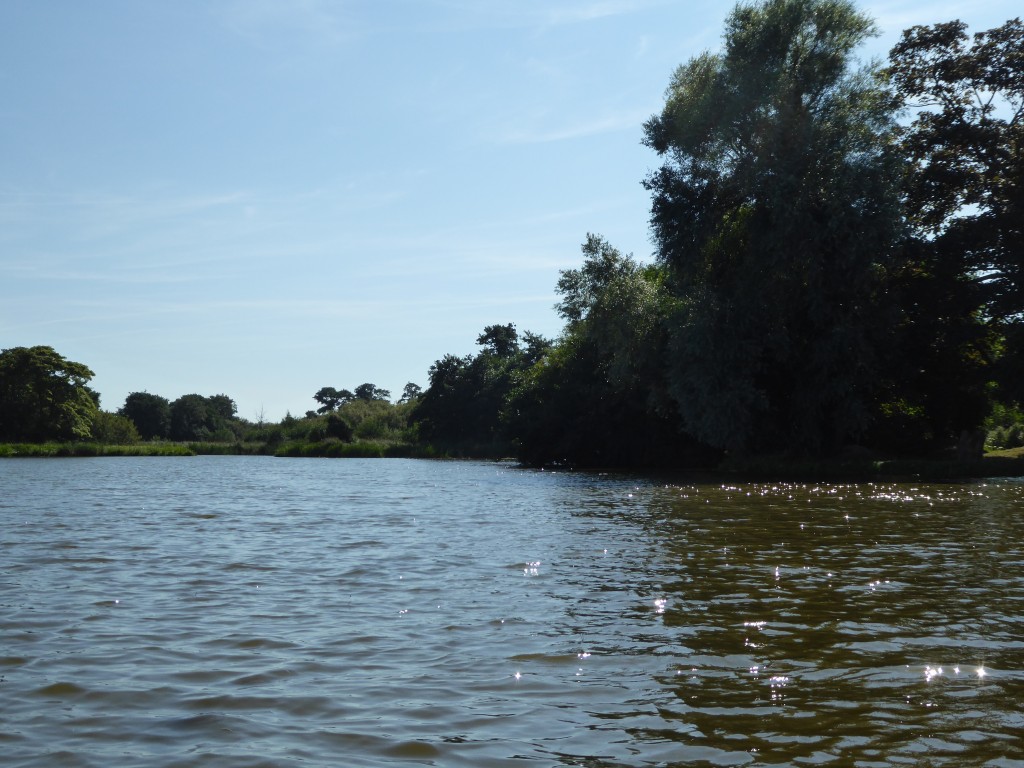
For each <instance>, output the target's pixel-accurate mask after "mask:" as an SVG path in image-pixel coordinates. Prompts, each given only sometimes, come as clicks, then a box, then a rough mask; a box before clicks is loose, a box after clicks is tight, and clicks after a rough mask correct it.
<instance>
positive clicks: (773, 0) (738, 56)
mask: <svg viewBox="0 0 1024 768" xmlns="http://www.w3.org/2000/svg"><path fill="white" fill-rule="evenodd" d="M872 34H874V26H873V24H872V22H871V20H870V19H869V18H868V17H866V16H865V15H863V14H861V13H859V12H858V11H857V10H856V9H855V8H854V6H853V5H852V4H851V3H849V2H845V0H768V1H767V2H765V3H763V4H758V5H739V6H737V7H736V9H735V10H734V11H733V13H732V14H731V15H730V17H729V19H728V22H727V25H726V33H725V50H724V51H723V52H722V53H720V54H712V53H705V54H703V55H701V56H699V57H697V58H695V59H693V60H691V61H690V62H689V63H687V64H685V65H683V66H682V67H680V68H679V69H678V70H677V71H676V73H675V75H674V76H673V78H672V80H671V83H670V85H669V89H668V92H667V98H666V104H665V108H664V110H663V111H662V113H661V114H660V115H657V116H655V117H653V118H651V120H649V121H648V122H647V124H646V125H645V136H646V138H645V142H646V144H647V145H648V146H650V147H651V148H653V149H654V150H655V151H656V152H657V153H658V154H659V155H660V156H661V157H662V158H663V161H664V164H663V165H662V167H661V169H660V170H658V171H657V172H655V173H653V174H652V175H651V176H650V177H649V178H648V179H647V182H646V185H647V187H648V189H649V190H650V191H651V192H652V197H653V202H652V217H651V222H652V228H653V234H654V239H655V243H656V246H657V257H658V259H659V261H660V262H661V263H662V264H664V265H665V267H666V268H667V269H668V277H669V281H670V290H671V291H672V293H673V295H674V296H675V297H676V298H677V304H676V307H675V310H674V312H673V318H672V320H671V321H670V324H669V334H670V342H669V346H670V359H671V362H670V373H669V385H670V387H671V390H672V393H673V396H674V397H675V400H676V403H677V405H678V407H679V411H680V415H681V416H682V419H683V422H684V425H685V428H686V429H687V430H688V431H689V432H691V433H692V434H693V435H694V436H696V437H698V438H699V439H701V440H704V441H706V442H708V443H710V444H712V445H717V446H720V447H722V448H728V449H731V450H734V451H735V450H738V451H746V450H761V451H764V450H778V449H787V448H792V447H794V446H799V447H800V449H801V450H812V451H813V450H819V449H826V450H827V449H830V448H834V447H836V446H837V445H841V444H843V442H844V441H846V440H848V439H850V438H852V437H855V436H857V435H859V434H861V433H863V432H864V430H865V428H866V426H867V421H868V396H869V392H870V383H871V380H872V377H873V375H874V373H875V365H874V361H873V359H872V357H873V355H872V349H873V348H874V346H875V334H876V333H877V332H878V330H879V328H880V326H884V320H885V314H886V307H885V304H884V291H883V290H882V288H883V286H882V284H881V282H880V280H881V278H882V277H884V275H885V274H886V273H887V270H888V265H889V261H890V258H891V254H892V248H893V245H894V243H895V241H896V239H897V237H898V235H899V232H900V209H899V188H898V179H899V176H898V170H899V164H898V162H897V157H896V156H895V155H894V154H893V153H892V151H891V148H892V141H891V137H892V136H893V135H894V133H895V128H896V126H895V120H894V117H895V104H894V103H893V100H892V98H891V96H890V95H889V94H888V92H887V91H886V90H885V89H883V88H882V87H880V85H879V84H878V82H877V80H876V79H874V78H873V77H872V75H871V73H870V72H869V71H865V70H862V69H860V68H858V64H857V60H856V59H855V57H854V51H855V49H856V48H857V46H858V45H860V44H861V43H862V42H863V41H864V40H865V39H866V38H867V37H868V36H869V35H872Z"/></svg>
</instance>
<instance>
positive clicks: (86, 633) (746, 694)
mask: <svg viewBox="0 0 1024 768" xmlns="http://www.w3.org/2000/svg"><path fill="white" fill-rule="evenodd" d="M1022 542H1024V484H1022V483H1020V482H1018V481H1001V482H990V483H987V484H974V485H942V486H925V485H869V484H868V485H856V486H825V485H822V486H814V485H755V484H750V485H741V486H738V487H721V486H687V485H678V484H676V485H666V484H665V483H663V482H655V481H652V480H647V479H639V478H635V477H628V476H596V475H576V474H557V473H549V472H533V471H523V470H518V469H515V468H512V467H507V466H503V465H495V464H484V463H443V462H416V461H381V460H377V461H360V460H333V461H330V460H327V461H325V460H301V459H271V458H253V457H198V458H192V459H158V458H141V459H92V460H89V459H84V460H83V459H77V460H76V459H70V460H59V459H53V460H6V461H0V765H3V766H4V767H5V768H7V767H8V766H10V767H14V766H40V767H42V766H46V767H47V768H49V767H50V766H102V767H103V768H108V767H109V766H129V767H130V766H147V767H149V766H161V767H162V766H203V768H207V767H209V768H220V767H223V766H238V767H239V768H242V767H243V766H244V767H245V768H252V767H253V766H310V767H311V766H317V767H320V766H323V767H324V768H326V767H327V766H331V767H333V766H340V765H345V766H394V765H403V764H404V765H436V766H558V765H575V766H588V767H590V768H602V767H605V766H712V765H713V766H743V765H746V766H757V765H778V764H791V765H826V764H833V765H837V766H850V765H855V766H883V765H900V764H903V765H921V766H946V765H949V766H954V765H955V766H963V765H979V766H980V765H985V766H1014V765H1016V766H1022V765H1024V543H1022Z"/></svg>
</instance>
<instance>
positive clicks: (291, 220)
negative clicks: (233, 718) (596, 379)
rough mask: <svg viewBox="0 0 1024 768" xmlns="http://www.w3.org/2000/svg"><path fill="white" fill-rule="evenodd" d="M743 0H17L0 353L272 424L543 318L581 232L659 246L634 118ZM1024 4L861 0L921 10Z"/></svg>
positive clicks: (1, 217)
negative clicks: (229, 405)
mask: <svg viewBox="0 0 1024 768" xmlns="http://www.w3.org/2000/svg"><path fill="white" fill-rule="evenodd" d="M732 5H733V4H732V3H684V2H679V1H678V0H676V1H675V2H668V1H666V0H548V1H547V2H542V1H540V0H377V1H376V2H369V0H362V1H360V2H346V0H174V2H138V0H90V2H83V0H4V2H3V3H2V4H0V95H2V98H0V146H2V147H3V150H4V155H3V162H2V163H0V348H9V347H14V346H32V345H36V344H46V345H50V346H53V347H54V348H56V349H57V351H58V352H60V353H61V354H63V355H64V356H65V357H68V358H70V359H72V360H75V361H78V362H82V363H85V364H87V365H89V366H90V367H91V368H92V369H93V370H94V371H95V373H96V377H95V378H94V380H93V386H94V388H95V389H97V390H98V391H99V392H100V393H101V395H102V405H103V407H104V408H106V409H108V410H116V409H117V408H118V407H120V406H121V405H122V404H123V402H124V398H125V396H126V395H127V394H128V393H129V392H134V391H142V390H146V391H149V392H153V393H157V394H160V395H163V396H165V397H167V398H169V399H174V398H176V397H178V396H180V395H183V394H188V393H192V392H197V393H199V394H203V395H211V394H218V393H224V394H227V395H229V396H231V397H232V398H234V400H235V401H236V402H237V404H238V410H239V415H240V416H242V417H244V418H248V419H256V418H257V417H258V416H260V415H263V416H264V417H265V418H267V419H273V420H277V419H279V418H281V417H282V416H283V415H284V414H285V412H286V411H291V412H292V413H293V414H297V415H301V414H302V413H304V412H305V411H306V410H308V409H310V408H313V407H315V405H316V403H314V401H313V400H312V394H313V393H314V392H316V391H317V390H318V389H320V388H321V387H324V386H334V387H338V388H342V387H346V388H349V389H352V388H354V387H355V386H357V385H358V384H361V383H363V382H372V383H374V384H376V385H378V386H381V387H385V388H388V389H390V390H392V394H393V396H395V397H397V396H398V395H399V394H400V393H401V390H402V387H403V386H404V385H405V383H406V382H408V381H414V382H416V383H419V384H421V385H424V386H425V385H426V383H427V370H428V368H429V367H430V365H431V363H433V361H435V360H436V359H438V358H439V357H441V356H442V355H444V354H446V353H448V352H452V353H455V354H460V355H461V354H467V353H471V352H473V351H474V350H475V349H476V347H475V343H474V342H475V339H476V337H477V335H479V333H480V332H481V330H482V329H483V327H484V326H485V325H489V324H492V323H508V322H514V323H515V324H516V326H517V327H518V328H519V329H520V330H532V331H535V332H538V333H542V334H544V335H547V336H555V335H557V334H558V332H559V330H560V328H561V323H560V321H559V319H558V317H557V315H556V314H555V312H554V310H553V309H552V306H553V304H554V303H555V301H556V296H555V294H554V291H553V288H554V285H555V282H556V280H557V278H558V271H559V270H560V269H566V268H570V267H573V266H576V265H577V264H578V263H579V258H580V257H579V245H580V243H582V242H583V240H584V238H585V236H586V234H587V232H596V233H599V234H602V235H604V236H605V237H606V238H608V240H610V241H611V242H612V244H614V245H615V246H617V247H618V248H620V249H621V250H623V251H625V252H632V253H633V254H634V255H636V256H637V257H639V258H641V259H647V258H649V256H650V253H651V250H652V247H651V244H650V240H649V233H648V228H647V218H648V204H649V199H648V196H647V194H646V192H645V191H644V190H643V188H642V187H641V185H640V182H641V180H642V179H643V178H644V177H645V175H646V174H647V173H648V171H650V170H652V169H653V168H654V167H655V166H656V158H655V156H654V155H653V153H651V152H650V151H649V150H647V149H645V148H644V147H642V146H640V139H641V135H642V131H641V125H642V123H643V121H644V120H645V119H647V118H648V117H649V116H650V115H652V114H654V113H655V112H658V111H659V110H660V107H661V103H662V99H663V95H664V90H665V87H666V86H667V84H668V81H669V77H670V76H671V74H672V72H673V70H674V69H675V68H676V67H677V66H678V65H679V64H681V63H683V62H685V61H686V60H688V59H689V58H691V57H692V56H694V55H696V54H698V53H700V52H701V51H703V50H706V49H717V48H718V47H719V44H720V41H721V33H722V27H723V21H724V19H725V17H726V15H727V14H728V12H729V10H730V9H731V8H732ZM1015 6H1016V2H1007V1H1005V0H976V1H975V2H972V3H971V4H969V5H964V4H962V3H953V2H944V0H938V1H937V2H927V3H925V2H920V1H919V0H892V1H887V2H885V1H882V0H879V1H877V2H868V3H862V4H861V8H862V9H863V10H864V11H865V12H866V13H868V14H869V15H871V16H872V17H874V18H875V19H876V22H877V23H878V25H879V27H880V28H881V30H882V32H883V34H882V36H881V37H880V38H878V39H877V40H875V41H873V42H872V44H871V45H870V46H869V47H868V48H866V49H865V51H864V54H865V56H866V57H868V56H878V57H882V56H884V54H885V52H886V51H887V50H888V48H889V47H890V46H891V45H892V43H893V42H895V40H896V39H897V37H898V35H899V32H900V31H901V30H902V29H904V28H905V27H907V26H910V25H913V24H931V23H936V22H940V21H948V20H950V19H953V18H961V19H963V20H964V21H967V22H968V23H969V24H970V26H971V29H972V30H980V29H987V28H989V27H992V26H996V25H999V24H1001V23H1002V22H1003V21H1005V20H1007V19H1008V18H1011V17H1013V16H1015V15H1018V14H1019V11H1018V10H1017V9H1016V7H1015Z"/></svg>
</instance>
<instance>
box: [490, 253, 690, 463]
mask: <svg viewBox="0 0 1024 768" xmlns="http://www.w3.org/2000/svg"><path fill="white" fill-rule="evenodd" d="M581 250H582V252H583V257H584V258H583V264H582V266H580V267H579V268H577V269H570V270H565V271H563V272H562V273H561V276H560V278H559V280H558V288H557V290H558V293H559V294H560V295H561V301H559V303H558V304H557V305H556V308H557V310H558V312H559V314H561V315H562V317H563V318H564V319H565V320H566V329H565V331H564V333H563V334H562V337H561V338H560V339H559V340H558V341H557V342H556V343H555V345H554V346H553V347H551V348H549V349H548V350H546V351H545V354H544V355H543V356H542V357H540V358H538V359H537V360H535V361H534V363H533V364H532V365H531V367H529V368H528V370H527V371H526V372H525V375H524V376H523V377H522V383H521V384H520V385H519V386H518V387H517V388H516V389H515V390H514V392H513V395H512V398H511V403H510V405H509V408H508V411H509V418H508V420H509V423H510V427H511V429H512V433H513V435H514V436H515V438H516V439H517V442H518V450H519V456H520V458H521V459H522V460H523V461H525V462H527V463H530V464H550V463H568V464H573V465H576V466H591V467H598V466H654V465H661V466H674V467H679V466H685V465H692V464H695V463H703V462H704V461H705V460H706V458H707V456H706V455H705V452H704V451H703V450H702V448H701V446H698V445H697V444H696V443H695V441H693V440H691V439H689V438H688V437H687V436H686V435H684V434H682V433H681V432H680V429H679V418H678V414H677V412H676V408H675V405H674V403H673V402H672V399H671V398H670V397H669V396H668V393H667V389H666V387H665V363H664V361H665V345H666V333H665V323H664V319H665V317H666V314H667V307H668V305H669V304H670V302H671V297H670V296H668V294H667V293H666V291H665V287H664V280H663V278H664V274H663V270H662V269H660V268H658V267H656V266H644V265H641V264H639V263H637V262H636V261H635V260H634V259H633V257H632V256H629V255H624V254H622V253H621V252H620V251H619V250H618V249H617V248H615V247H613V246H612V245H611V244H609V243H608V242H607V241H606V240H605V239H604V238H602V237H600V236H598V235H593V234H589V235H587V239H586V241H585V242H584V243H583V246H582V249H581Z"/></svg>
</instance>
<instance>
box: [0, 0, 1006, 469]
mask: <svg viewBox="0 0 1024 768" xmlns="http://www.w3.org/2000/svg"><path fill="white" fill-rule="evenodd" d="M874 33H875V27H874V24H873V22H872V21H871V19H870V18H868V17H867V16H865V15H864V14H862V13H860V12H859V11H858V10H857V8H856V7H855V6H854V5H853V4H852V3H849V2H846V1H845V0H767V1H766V2H762V3H757V4H751V5H745V4H744V5H738V6H737V7H736V8H735V9H734V10H733V12H732V14H731V15H730V16H729V18H728V20H727V23H726V29H725V35H724V44H723V47H722V50H721V51H720V52H718V53H711V52H709V53H704V54H702V55H700V56H698V57H696V58H694V59H692V60H691V61H689V62H687V63H686V64H683V65H682V66H680V67H679V68H678V69H677V70H676V72H675V73H674V74H673V76H672V78H671V80H670V83H669V88H668V90H667V93H666V101H665V105H664V108H663V110H662V111H661V113H660V114H657V115H655V116H653V117H652V118H651V119H650V120H648V121H647V123H645V124H644V127H643V128H644V143H645V144H646V145H647V146H648V147H650V148H651V149H652V150H653V151H654V152H655V153H656V154H657V156H658V157H659V158H660V161H661V166H660V168H658V169H657V170H655V171H653V172H652V173H651V174H650V175H649V176H648V177H647V178H646V179H645V180H644V181H643V184H644V186H645V187H646V189H647V190H649V192H650V194H651V199H652V206H651V218H650V225H651V233H652V240H653V242H654V245H655V260H654V262H653V263H651V264H645V263H640V262H638V261H636V260H635V259H634V258H633V257H632V256H630V255H624V254H622V253H620V252H619V251H618V250H617V249H616V248H615V247H614V246H613V245H612V244H610V243H609V242H607V241H606V240H605V239H604V238H602V237H600V236H598V235H587V238H586V241H585V242H584V244H583V248H582V250H583V261H582V264H581V265H580V266H579V267H577V268H575V269H569V270H565V271H563V272H562V273H561V275H560V277H559V279H558V283H557V290H558V293H559V296H560V301H559V302H558V304H557V310H558V312H559V314H560V315H561V317H562V318H563V319H564V321H565V327H564V330H563V331H562V333H561V334H560V336H559V337H558V338H557V339H544V338H541V337H540V336H537V335H535V334H531V333H524V334H522V335H520V334H519V333H518V332H517V330H516V328H515V326H514V325H512V324H505V325H501V324H498V325H492V326H488V327H486V328H485V329H483V333H481V334H480V336H479V338H478V342H479V345H480V347H481V349H480V351H479V352H478V353H477V354H475V355H469V356H465V357H457V356H454V355H447V356H445V357H443V358H441V359H440V360H438V361H437V362H436V363H435V364H434V365H433V366H432V367H431V368H430V371H429V382H428V386H427V387H426V389H424V390H422V391H420V389H419V387H417V386H416V385H410V386H409V387H407V388H406V392H405V393H404V394H403V397H402V398H400V400H399V401H398V402H396V403H392V402H390V393H387V392H385V391H383V390H378V389H377V388H376V387H374V386H373V385H370V384H365V385H361V387H357V388H356V389H355V390H354V391H352V392H349V391H348V390H336V389H333V388H330V387H325V388H324V389H322V390H320V391H319V392H317V393H316V394H315V396H314V399H315V400H316V402H317V403H319V408H318V409H317V410H316V411H310V412H308V413H307V414H306V416H305V417H303V418H292V417H288V418H287V419H285V420H284V421H283V422H281V423H280V424H272V425H268V424H252V423H250V422H245V421H242V420H240V419H238V418H237V416H236V414H235V408H234V403H233V402H232V401H231V400H230V398H228V397H226V396H224V395H215V396H212V397H203V396H200V395H186V396H184V397H182V398H179V399H178V400H175V401H173V402H170V401H166V400H164V399H163V398H159V397H157V396H155V395H148V394H147V393H133V394H132V395H130V396H129V398H128V401H126V403H125V405H124V407H123V408H121V409H120V410H119V411H118V412H117V413H116V414H104V413H103V412H102V411H100V410H99V409H98V405H97V402H98V398H97V397H96V396H95V393H93V392H92V391H91V390H89V389H88V387H87V382H88V381H89V378H90V376H91V372H90V371H89V370H88V369H87V368H85V366H82V365H81V364H78V363H70V362H68V361H64V360H63V358H60V356H59V355H57V354H56V353H55V352H54V351H53V350H52V349H50V348H48V347H34V348H31V349H25V348H16V349H13V350H6V351H4V352H3V353H2V355H0V440H8V441H9V440H13V439H25V440H43V439H52V438H53V437H55V436H59V437H60V438H61V439H88V438H90V437H91V438H93V439H97V440H103V439H114V438H117V437H125V439H130V438H131V436H132V435H131V433H132V431H134V432H135V433H137V436H138V438H141V439H153V438H157V439H170V440H181V439H197V438H198V437H199V436H201V439H210V440H237V441H246V440H258V441H262V442H263V443H265V444H269V445H276V446H277V448H275V450H277V451H279V452H285V453H291V454H293V455H300V454H301V455H309V454H310V453H317V452H318V451H319V452H320V453H322V454H325V455H346V451H348V452H349V454H351V453H353V452H354V451H355V449H344V450H343V449H342V448H340V447H337V446H344V445H349V446H351V445H355V444H357V443H360V441H362V443H363V444H364V445H370V444H371V443H372V444H376V445H378V446H385V448H387V449H388V450H390V451H391V452H392V453H391V454H389V453H388V452H387V450H385V448H381V449H380V450H381V451H382V455H392V454H394V453H401V452H402V451H407V452H408V451H419V452H420V454H421V455H466V456H496V455H497V456H500V455H510V454H511V455H515V456H518V457H519V458H520V459H521V460H522V461H524V462H527V463H530V464H550V463H567V464H573V465H579V466H608V467H611V466H672V467H678V466H690V465H707V464H714V463H717V462H718V461H720V460H721V459H722V458H723V457H725V456H729V457H733V458H735V457H744V456H746V457H750V456H790V457H798V456H804V457H806V456H837V455H838V456H844V455H872V454H873V455H931V454H941V453H943V452H947V453H949V452H955V451H957V450H959V452H960V455H961V457H962V458H969V457H972V456H977V455H980V451H981V447H982V443H983V438H984V433H983V432H982V431H981V429H982V428H983V427H989V428H991V430H992V431H991V436H992V437H993V439H995V440H997V441H999V442H1001V443H1002V444H1003V445H1006V444H1008V443H1012V442H1014V441H1016V442H1017V443H1019V442H1022V441H1024V434H1022V430H1021V428H1020V427H1019V426H1018V425H1019V424H1020V423H1021V412H1020V409H1019V404H1020V403H1021V402H1024V55H1022V50H1024V25H1022V23H1021V21H1020V20H1019V19H1014V20H1011V21H1008V22H1006V23H1005V24H1004V25H1002V26H1001V27H998V28H995V29H991V30H987V31H982V32H976V33H974V34H973V35H969V34H968V32H967V30H966V28H965V25H964V24H962V23H961V22H958V21H953V22H947V23H941V24H936V25H934V26H920V27H914V28H912V29H909V30H906V31H905V32H904V33H903V35H902V38H901V40H900V41H899V43H898V44H897V45H896V46H895V47H894V48H893V49H892V51H891V52H890V55H889V60H888V62H887V63H886V64H885V65H884V66H881V65H879V66H875V65H868V66H861V65H859V64H858V62H857V60H856V58H855V56H856V52H857V50H858V49H859V47H860V46H861V44H862V43H863V42H864V41H865V40H866V38H868V37H869V36H871V35H873V34H874ZM26 359H29V360H32V359H35V360H36V361H37V363H38V364H39V365H41V366H42V368H44V369H46V368H48V369H49V370H50V371H51V373H52V376H51V378H49V379H47V382H48V383H44V384H43V385H39V384H38V383H31V384H26V383H25V382H26V381H27V379H19V378H18V376H19V375H21V374H19V373H18V371H24V370H25V369H24V367H23V363H24V361H25V360H26ZM19 361H20V362H19ZM19 366H22V367H19ZM29 367H31V365H29ZM54 371H59V373H53V372H54ZM12 382H13V383H12ZM19 382H20V383H19ZM47 387H50V389H47ZM19 393H20V394H19ZM26 393H29V394H26ZM47 393H49V394H47ZM19 397H21V399H19ZM16 435H17V436H19V437H15V436H16ZM186 436H187V437H186ZM316 446H320V447H319V448H317V447H316ZM330 446H336V447H334V448H331V447H330Z"/></svg>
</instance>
